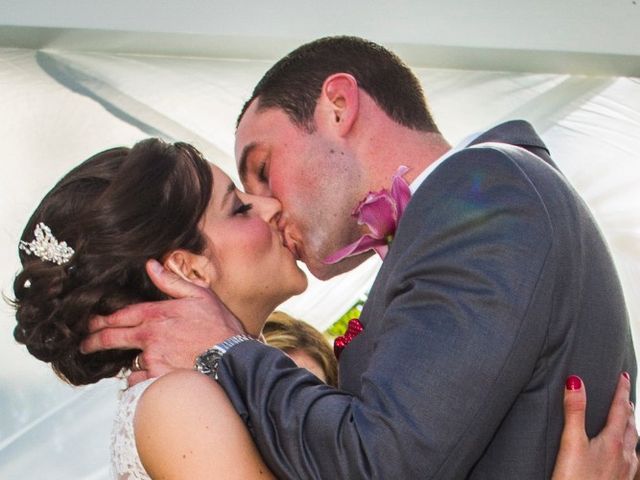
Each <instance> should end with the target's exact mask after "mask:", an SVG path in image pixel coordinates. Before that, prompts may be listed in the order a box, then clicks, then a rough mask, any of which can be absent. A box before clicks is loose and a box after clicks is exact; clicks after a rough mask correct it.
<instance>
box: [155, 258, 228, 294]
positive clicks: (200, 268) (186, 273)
mask: <svg viewBox="0 0 640 480" xmlns="http://www.w3.org/2000/svg"><path fill="white" fill-rule="evenodd" d="M162 264H163V265H164V268H166V269H167V270H170V271H172V272H173V273H175V274H176V275H178V276H179V277H180V278H182V279H183V280H186V281H187V282H191V283H193V284H195V285H198V286H199V287H205V288H211V287H212V285H213V281H214V279H215V278H214V277H215V271H214V268H213V265H212V264H211V262H210V261H209V259H208V258H207V257H205V256H204V255H198V254H195V253H191V252H188V251H186V250H174V251H173V252H171V253H170V254H169V255H168V256H166V257H165V259H164V261H163V262H162Z"/></svg>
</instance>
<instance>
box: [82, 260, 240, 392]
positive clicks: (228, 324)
mask: <svg viewBox="0 0 640 480" xmlns="http://www.w3.org/2000/svg"><path fill="white" fill-rule="evenodd" d="M147 272H148V274H149V277H150V278H151V280H152V281H153V283H154V284H155V285H156V286H157V287H158V288H159V289H160V290H161V291H162V292H164V293H166V294H167V295H169V296H170V297H172V299H170V300H164V301H159V302H147V303H139V304H135V305H129V306H128V307H125V308H123V309H122V310H118V311H117V312H115V313H113V314H111V315H109V316H105V317H103V316H96V317H94V318H92V319H91V321H90V322H89V336H88V337H87V338H86V339H85V340H84V341H83V342H82V344H81V351H82V352H83V353H93V352H97V351H100V350H110V349H125V350H129V349H139V350H142V353H141V354H140V355H141V357H140V359H139V364H140V365H141V366H142V370H141V371H136V372H133V373H132V374H131V376H130V377H129V384H130V385H133V384H135V383H137V382H140V381H142V380H145V379H146V378H152V377H158V376H161V375H164V374H166V373H168V372H170V371H172V370H176V369H179V368H189V369H190V368H193V365H194V362H195V359H196V357H197V356H198V355H200V354H201V353H202V352H204V351H205V350H207V349H208V348H210V347H212V346H213V345H215V344H217V343H220V342H222V341H224V340H226V339H227V338H229V337H232V336H233V335H237V334H242V333H245V332H244V328H243V326H242V324H241V323H240V322H239V321H238V319H237V318H236V317H235V316H233V314H232V313H231V312H230V311H229V310H228V309H227V308H226V307H225V306H224V304H223V303H222V302H221V301H220V300H219V298H218V297H217V296H216V295H215V294H214V293H213V292H212V291H211V290H210V289H208V288H204V287H200V286H197V285H194V284H193V283H190V282H188V281H186V280H184V279H182V278H180V277H179V276H178V275H176V274H174V273H173V272H170V271H168V270H165V269H164V268H163V267H162V265H160V263H158V262H156V261H155V260H149V261H148V262H147Z"/></svg>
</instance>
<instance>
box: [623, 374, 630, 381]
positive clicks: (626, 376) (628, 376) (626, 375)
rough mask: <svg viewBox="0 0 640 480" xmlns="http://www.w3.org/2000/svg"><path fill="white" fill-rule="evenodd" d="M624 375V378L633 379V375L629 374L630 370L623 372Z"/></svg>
mask: <svg viewBox="0 0 640 480" xmlns="http://www.w3.org/2000/svg"><path fill="white" fill-rule="evenodd" d="M622 375H624V378H626V379H627V380H629V381H631V375H629V372H622Z"/></svg>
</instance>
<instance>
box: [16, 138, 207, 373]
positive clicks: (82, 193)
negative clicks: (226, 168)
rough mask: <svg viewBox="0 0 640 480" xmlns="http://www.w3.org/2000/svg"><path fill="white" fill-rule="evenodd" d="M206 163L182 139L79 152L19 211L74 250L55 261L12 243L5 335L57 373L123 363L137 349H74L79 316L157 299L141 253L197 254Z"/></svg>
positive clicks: (83, 324) (114, 368)
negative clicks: (12, 322) (33, 203)
mask: <svg viewBox="0 0 640 480" xmlns="http://www.w3.org/2000/svg"><path fill="white" fill-rule="evenodd" d="M212 181H213V180H212V173H211V168H210V166H209V164H208V163H207V162H206V161H205V160H204V159H203V157H202V155H201V154H200V153H199V152H198V151H197V150H196V149H195V148H194V147H192V146H190V145H188V144H185V143H175V144H168V143H165V142H163V141H161V140H158V139H148V140H144V141H142V142H139V143H137V144H136V145H134V147H133V148H113V149H110V150H106V151H104V152H101V153H98V154H97V155H94V156H93V157H91V158H89V159H88V160H86V161H85V162H83V163H82V164H80V165H79V166H77V167H76V168H74V169H73V170H71V171H70V172H69V173H68V174H67V175H65V176H64V177H63V178H62V180H60V181H59V182H58V183H57V185H56V186H55V187H53V189H52V190H51V191H50V192H49V193H48V194H47V195H46V196H45V197H44V199H43V200H42V202H41V203H40V205H39V206H38V208H36V210H35V212H34V213H33V215H32V216H31V218H30V219H29V222H28V223H27V225H26V227H25V229H24V232H23V233H22V240H23V241H25V242H30V241H31V240H33V238H34V230H35V228H36V226H37V225H38V224H39V223H40V222H42V223H44V224H46V225H47V226H48V227H49V228H50V229H51V231H52V233H53V236H55V237H56V239H57V240H58V241H60V242H62V241H65V242H66V243H67V244H68V245H69V246H70V247H72V248H73V249H74V250H75V253H74V255H73V256H72V257H71V259H70V260H69V261H68V262H67V263H64V264H63V265H58V264H56V263H54V262H51V261H46V260H42V259H40V258H39V257H37V256H35V255H30V254H28V253H26V252H24V251H21V250H20V251H19V254H20V261H21V262H22V271H20V272H19V273H18V275H17V276H16V279H15V281H14V285H13V290H14V296H15V299H14V301H13V303H14V306H15V308H16V319H17V322H18V323H17V325H16V327H15V330H14V337H15V339H16V340H17V341H18V342H21V343H23V344H25V345H26V346H27V348H28V350H29V352H30V353H31V354H32V355H34V356H35V357H37V358H38V359H40V360H42V361H44V362H49V363H50V364H51V366H52V367H53V369H54V371H55V372H56V374H58V376H60V377H61V378H63V379H64V380H66V381H67V382H69V383H71V384H74V385H84V384H88V383H94V382H97V381H98V380H100V379H102V378H106V377H112V376H114V375H116V374H118V372H120V370H121V369H123V368H126V367H129V366H130V365H131V362H132V360H133V358H134V357H135V356H136V354H137V353H138V352H139V351H137V350H108V351H104V352H98V353H93V354H88V355H83V354H82V353H80V351H79V344H80V342H81V341H82V340H83V339H84V338H85V337H86V335H87V331H88V321H89V319H90V318H91V317H92V316H94V315H108V314H110V313H113V312H114V311H116V310H118V309H120V308H122V307H125V306H126V305H130V304H132V303H137V302H144V301H150V300H159V299H163V298H166V297H165V296H164V295H163V294H162V293H161V292H160V291H159V290H158V289H157V288H156V287H155V286H154V285H153V283H151V281H150V280H149V278H148V276H147V274H146V271H145V262H146V261H147V259H150V258H155V259H157V260H161V259H162V258H163V256H165V255H166V254H167V253H168V252H170V251H172V250H174V249H185V250H188V251H191V252H194V253H202V252H203V251H204V250H205V248H206V237H204V236H203V235H202V233H201V232H200V230H199V227H198V224H199V221H200V219H201V217H202V215H203V214H204V212H205V210H206V208H207V205H208V203H209V199H210V197H211V192H212Z"/></svg>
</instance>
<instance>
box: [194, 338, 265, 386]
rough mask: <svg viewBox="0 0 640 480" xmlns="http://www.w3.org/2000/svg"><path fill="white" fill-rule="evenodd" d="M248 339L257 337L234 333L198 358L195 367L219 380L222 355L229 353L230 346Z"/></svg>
mask: <svg viewBox="0 0 640 480" xmlns="http://www.w3.org/2000/svg"><path fill="white" fill-rule="evenodd" d="M247 340H255V338H253V337H250V336H249V335H234V336H233V337H230V338H227V339H226V340H225V341H223V342H220V343H218V344H216V345H214V346H213V347H211V348H210V349H209V350H207V351H206V352H204V353H202V354H201V355H199V356H198V358H196V363H195V365H194V369H195V370H197V371H199V372H200V373H204V374H205V375H207V376H209V377H211V378H213V379H214V380H218V369H219V367H220V359H221V358H222V356H223V355H224V354H225V353H227V352H228V351H229V349H230V348H232V347H234V346H236V345H238V344H240V343H242V342H246V341H247Z"/></svg>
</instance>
